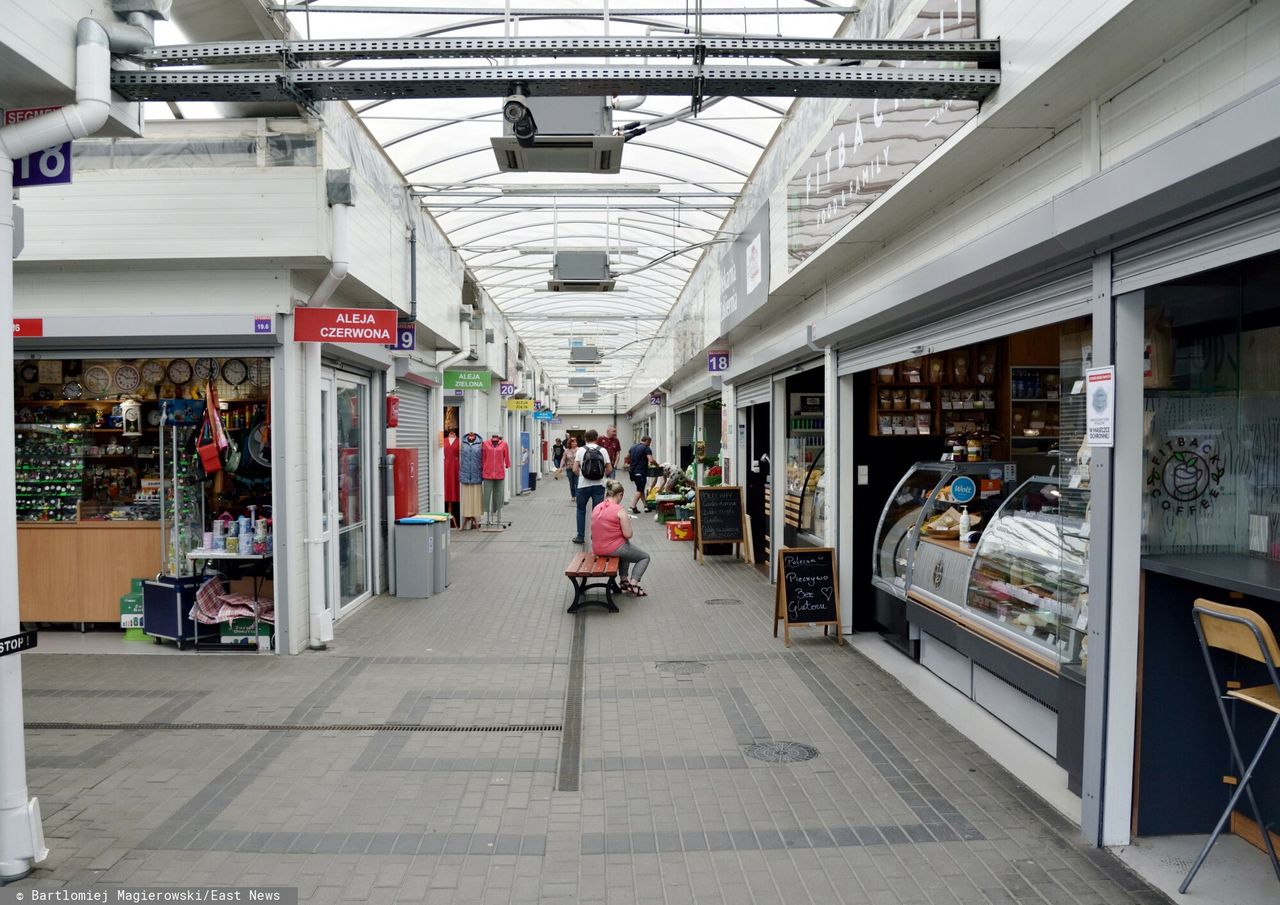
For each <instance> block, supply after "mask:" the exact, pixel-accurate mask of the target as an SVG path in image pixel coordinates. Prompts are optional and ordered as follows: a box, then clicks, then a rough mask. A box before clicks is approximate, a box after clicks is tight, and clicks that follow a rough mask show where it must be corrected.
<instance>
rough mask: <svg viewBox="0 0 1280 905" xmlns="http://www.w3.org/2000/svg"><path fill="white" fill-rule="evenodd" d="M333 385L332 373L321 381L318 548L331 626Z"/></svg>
mask: <svg viewBox="0 0 1280 905" xmlns="http://www.w3.org/2000/svg"><path fill="white" fill-rule="evenodd" d="M333 384H334V382H333V373H332V372H328V373H326V374H324V376H323V377H322V378H321V380H320V449H321V453H320V487H321V490H320V500H321V506H320V537H321V538H322V543H321V549H322V550H323V551H324V552H323V556H324V566H325V567H324V608H325V611H326V612H325V624H327V625H329V626H332V625H333V618H334V615H335V613H336V612H337V604H336V601H335V600H334V593H333V589H334V579H333V576H334V570H335V565H334V563H335V559H334V554H333V550H334V542H333V539H334V525H336V524H337V519H336V517H335V515H334V513H335V511H336V510H337V506H338V504H337V500H338V495H337V493H336V492H335V488H334V480H333V463H332V462H331V461H330V459H331V458H332V453H333V449H334V444H333V434H334V405H333V395H334V385H333Z"/></svg>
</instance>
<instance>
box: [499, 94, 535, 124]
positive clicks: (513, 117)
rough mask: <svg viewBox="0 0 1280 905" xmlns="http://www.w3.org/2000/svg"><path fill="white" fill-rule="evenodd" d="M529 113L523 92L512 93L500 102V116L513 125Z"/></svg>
mask: <svg viewBox="0 0 1280 905" xmlns="http://www.w3.org/2000/svg"><path fill="white" fill-rule="evenodd" d="M528 115H529V108H528V107H527V106H525V102H524V95H523V94H512V95H510V96H509V97H508V98H507V99H506V100H505V101H503V102H502V118H503V119H505V120H506V121H507V122H509V123H511V124H512V125H515V124H516V123H518V122H520V120H522V119H524V118H525V117H526V116H528Z"/></svg>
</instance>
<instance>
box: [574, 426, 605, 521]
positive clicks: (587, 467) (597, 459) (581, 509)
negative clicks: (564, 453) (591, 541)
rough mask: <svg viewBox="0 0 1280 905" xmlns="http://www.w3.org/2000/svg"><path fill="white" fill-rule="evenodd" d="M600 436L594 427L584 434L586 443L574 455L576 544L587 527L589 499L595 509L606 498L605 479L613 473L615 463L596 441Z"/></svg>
mask: <svg viewBox="0 0 1280 905" xmlns="http://www.w3.org/2000/svg"><path fill="white" fill-rule="evenodd" d="M598 436H599V434H597V433H596V432H595V430H594V429H592V430H589V431H587V432H586V434H584V435H583V440H585V441H586V443H585V445H583V446H581V447H579V448H578V451H577V453H576V454H575V455H574V457H573V471H574V473H575V474H577V476H578V499H577V503H578V533H577V535H576V536H575V537H574V538H573V542H574V543H575V544H580V543H582V538H583V534H584V532H585V531H586V528H587V508H588V507H587V501H588V500H589V501H590V502H591V507H590V508H592V509H594V508H595V507H596V506H599V505H600V503H601V501H603V500H604V482H605V479H606V478H608V477H609V475H610V474H612V473H613V463H612V462H610V461H609V454H608V453H607V452H605V451H604V449H603V448H601V446H600V444H599V443H597V442H596V438H597V437H598Z"/></svg>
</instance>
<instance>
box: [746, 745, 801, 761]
mask: <svg viewBox="0 0 1280 905" xmlns="http://www.w3.org/2000/svg"><path fill="white" fill-rule="evenodd" d="M746 754H747V757H753V758H755V759H756V760H762V761H764V762H765V763H767V764H798V763H800V762H801V761H806V760H813V759H814V758H815V757H817V756H818V749H817V748H815V747H813V746H812V745H803V744H801V743H800V742H762V743H759V744H755V745H747V746H746Z"/></svg>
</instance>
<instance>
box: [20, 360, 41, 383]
mask: <svg viewBox="0 0 1280 905" xmlns="http://www.w3.org/2000/svg"><path fill="white" fill-rule="evenodd" d="M18 376H19V378H21V380H22V382H23V383H35V382H36V381H37V380H39V379H40V369H39V368H37V367H36V366H35V363H34V362H30V361H29V362H27V363H26V364H24V365H23V366H22V369H21V370H20V371H19V372H18Z"/></svg>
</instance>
